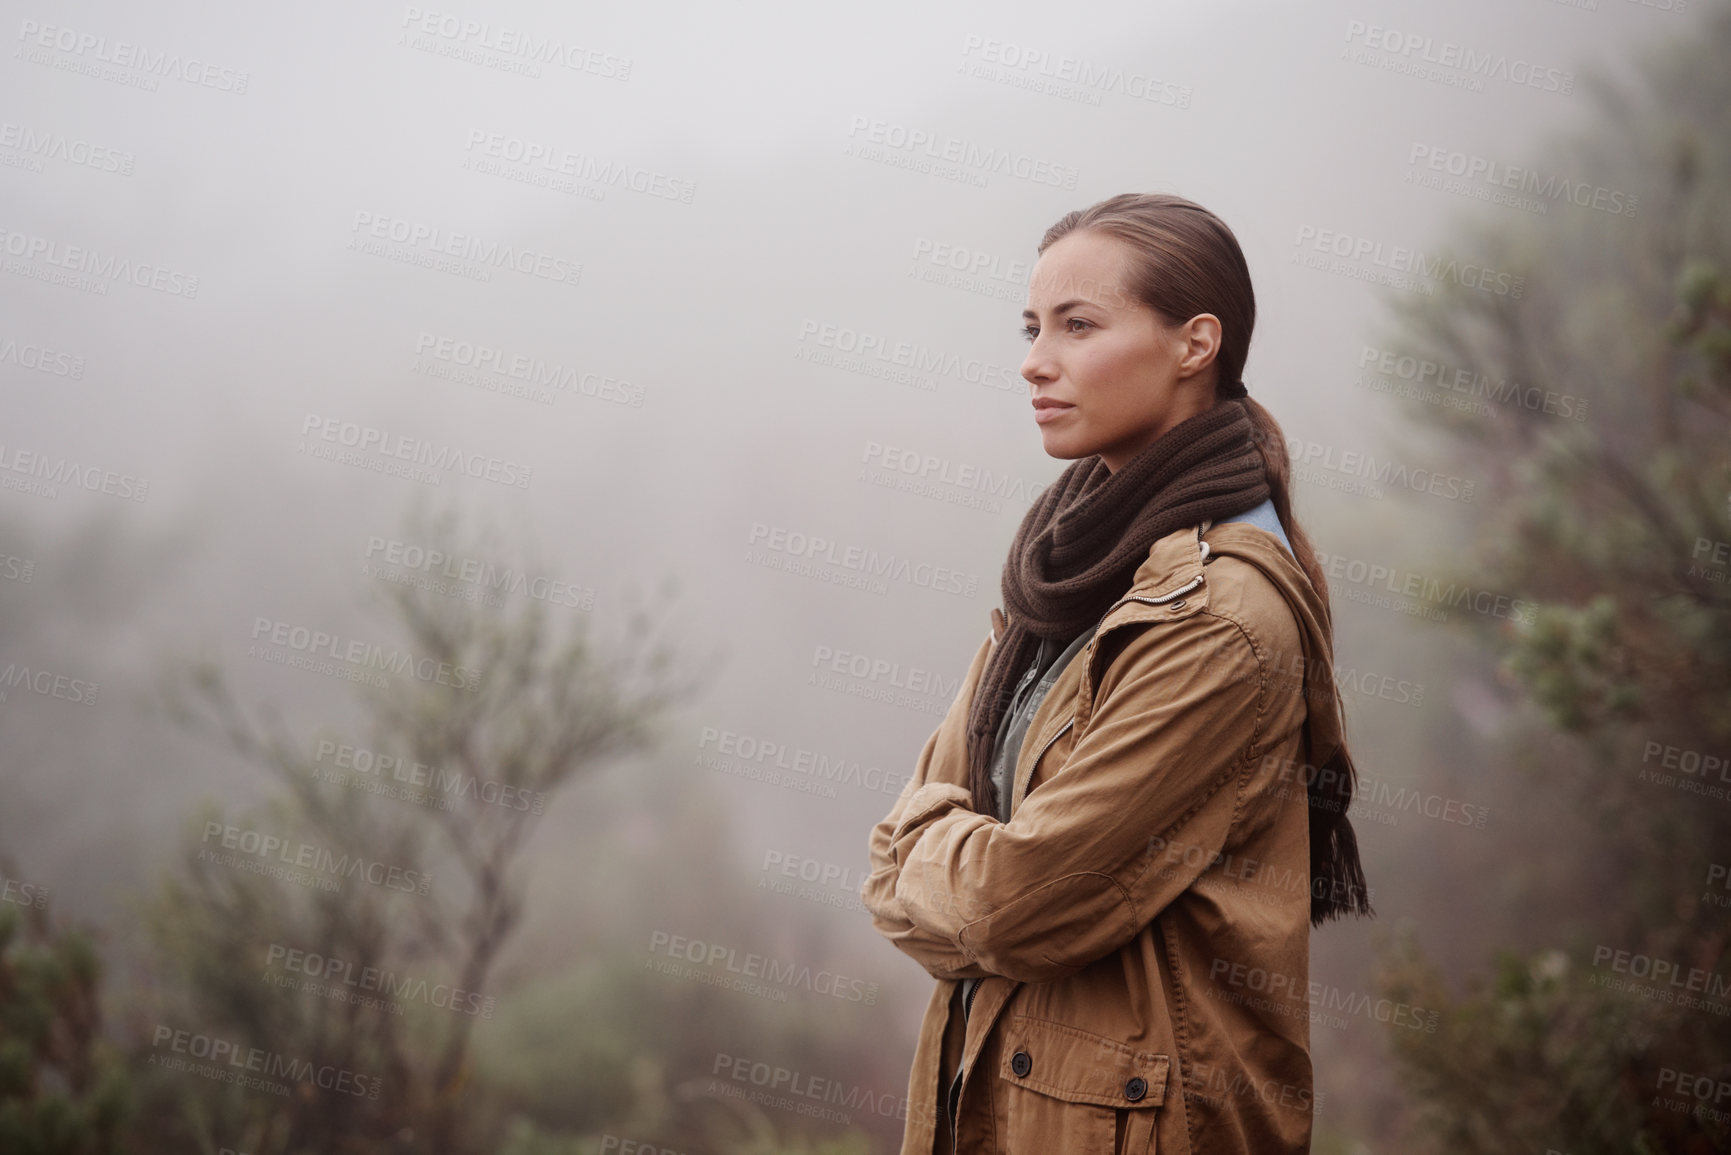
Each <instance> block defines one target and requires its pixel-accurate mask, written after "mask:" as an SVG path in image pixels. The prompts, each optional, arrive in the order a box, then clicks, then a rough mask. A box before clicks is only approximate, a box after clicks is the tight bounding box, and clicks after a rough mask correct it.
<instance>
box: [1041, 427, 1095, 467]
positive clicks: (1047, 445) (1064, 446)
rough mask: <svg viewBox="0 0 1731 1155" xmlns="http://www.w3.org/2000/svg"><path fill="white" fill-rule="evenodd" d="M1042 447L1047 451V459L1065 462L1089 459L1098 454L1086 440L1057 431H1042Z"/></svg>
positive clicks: (1069, 433)
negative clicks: (1088, 457)
mask: <svg viewBox="0 0 1731 1155" xmlns="http://www.w3.org/2000/svg"><path fill="white" fill-rule="evenodd" d="M1040 447H1041V448H1042V449H1044V450H1045V451H1046V456H1047V457H1056V458H1059V459H1060V460H1063V461H1074V460H1075V459H1076V458H1078V457H1087V456H1088V455H1089V454H1090V453H1094V452H1096V450H1095V449H1093V448H1092V447H1091V446H1089V445H1088V443H1087V440H1086V439H1085V438H1081V437H1077V436H1076V435H1075V434H1074V433H1071V432H1068V431H1066V432H1059V431H1058V430H1056V429H1042V430H1040Z"/></svg>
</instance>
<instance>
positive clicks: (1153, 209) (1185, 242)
mask: <svg viewBox="0 0 1731 1155" xmlns="http://www.w3.org/2000/svg"><path fill="white" fill-rule="evenodd" d="M1082 229H1092V230H1093V231H1095V232H1098V233H1105V234H1106V235H1107V236H1111V237H1116V238H1117V239H1118V240H1120V241H1123V242H1124V243H1125V245H1126V247H1127V249H1128V255H1129V258H1130V277H1129V282H1130V291H1131V293H1132V294H1133V295H1134V296H1135V297H1136V299H1137V300H1139V301H1141V302H1142V303H1143V304H1144V305H1147V306H1148V307H1149V308H1150V309H1153V310H1154V311H1155V312H1156V313H1158V314H1159V315H1160V317H1161V318H1162V319H1163V320H1164V321H1165V322H1166V323H1167V324H1168V325H1182V324H1183V323H1184V322H1185V321H1188V320H1189V319H1190V318H1192V317H1194V316H1196V315H1197V314H1198V313H1213V314H1214V315H1215V316H1216V317H1219V318H1220V350H1219V351H1218V352H1217V353H1215V355H1214V364H1215V367H1216V368H1217V369H1218V370H1219V373H1220V375H1219V378H1218V379H1217V381H1216V383H1215V387H1214V397H1215V402H1216V404H1218V403H1219V402H1221V401H1224V400H1226V399H1227V398H1226V396H1225V394H1226V392H1227V390H1228V389H1229V388H1230V387H1231V386H1232V384H1233V383H1234V382H1237V381H1240V380H1242V379H1243V374H1244V359H1245V357H1246V355H1247V354H1248V353H1249V352H1250V333H1251V330H1252V329H1254V328H1255V327H1256V294H1255V292H1254V291H1252V289H1251V287H1250V266H1249V265H1248V264H1246V263H1245V260H1244V252H1243V250H1241V249H1240V248H1239V247H1238V238H1237V237H1235V236H1233V235H1232V230H1231V229H1229V228H1227V227H1226V222H1225V221H1222V220H1221V219H1220V218H1219V217H1217V216H1215V215H1214V214H1213V213H1211V212H1209V211H1208V210H1207V209H1205V208H1203V207H1202V206H1201V205H1199V204H1197V203H1196V202H1195V201H1191V200H1185V199H1184V198H1183V197H1180V196H1172V195H1170V194H1168V193H1120V194H1119V195H1118V196H1115V197H1108V198H1107V199H1105V200H1103V201H1101V202H1100V203H1098V204H1095V205H1091V206H1089V207H1088V208H1085V209H1076V210H1074V211H1072V212H1068V213H1065V214H1064V216H1063V217H1061V218H1059V220H1058V223H1057V224H1055V225H1053V226H1052V227H1051V228H1049V229H1047V230H1046V235H1045V236H1044V237H1042V238H1040V247H1039V250H1038V251H1039V252H1041V253H1044V252H1045V251H1046V250H1047V249H1048V248H1050V247H1051V246H1052V244H1053V243H1055V242H1056V241H1058V240H1059V239H1060V238H1062V237H1066V236H1069V235H1070V234H1071V233H1073V232H1077V231H1079V230H1082ZM1239 400H1240V401H1241V402H1242V403H1243V405H1244V408H1245V410H1246V411H1248V412H1249V414H1250V424H1251V426H1252V428H1253V431H1252V433H1251V438H1252V440H1254V441H1255V442H1256V448H1257V449H1258V450H1259V451H1260V452H1261V454H1262V462H1263V465H1264V467H1265V468H1266V470H1267V473H1268V488H1269V489H1270V490H1271V491H1272V492H1271V496H1272V498H1273V500H1274V511H1275V512H1276V513H1278V514H1279V515H1280V524H1281V527H1282V528H1283V529H1285V530H1286V536H1287V538H1288V539H1289V540H1290V541H1291V542H1292V556H1293V557H1295V558H1296V559H1297V560H1298V564H1299V566H1300V568H1302V569H1303V570H1304V576H1306V577H1308V578H1309V579H1310V584H1311V585H1313V586H1315V587H1316V592H1317V593H1319V594H1321V595H1322V601H1323V604H1324V605H1327V604H1328V578H1327V576H1326V575H1324V573H1323V572H1322V564H1321V563H1320V562H1318V561H1317V560H1316V547H1315V546H1313V545H1311V543H1310V536H1309V535H1308V534H1306V533H1305V532H1304V527H1303V526H1301V525H1299V524H1298V519H1297V518H1296V517H1294V516H1293V513H1292V484H1291V483H1292V461H1291V459H1290V458H1289V457H1288V456H1287V453H1286V436H1285V434H1283V433H1282V432H1281V430H1280V423H1279V422H1278V421H1276V420H1275V419H1274V415H1273V414H1272V413H1270V412H1269V411H1268V410H1267V409H1264V408H1263V407H1262V404H1261V402H1259V401H1257V400H1255V399H1254V398H1251V397H1241V398H1239Z"/></svg>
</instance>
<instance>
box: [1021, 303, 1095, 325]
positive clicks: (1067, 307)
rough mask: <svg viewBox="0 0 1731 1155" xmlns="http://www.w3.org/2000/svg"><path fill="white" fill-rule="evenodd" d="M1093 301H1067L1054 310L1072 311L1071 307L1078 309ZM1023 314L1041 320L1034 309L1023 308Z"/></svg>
mask: <svg viewBox="0 0 1731 1155" xmlns="http://www.w3.org/2000/svg"><path fill="white" fill-rule="evenodd" d="M1093 303H1094V302H1092V301H1065V302H1064V303H1063V304H1062V305H1059V306H1058V307H1057V308H1055V309H1053V310H1052V312H1054V313H1066V312H1068V311H1070V310H1071V309H1077V308H1080V307H1081V306H1083V305H1091V304H1093ZM1022 316H1024V317H1027V318H1028V319H1029V320H1033V321H1037V320H1039V316H1038V314H1036V313H1035V312H1034V310H1032V309H1023V310H1022Z"/></svg>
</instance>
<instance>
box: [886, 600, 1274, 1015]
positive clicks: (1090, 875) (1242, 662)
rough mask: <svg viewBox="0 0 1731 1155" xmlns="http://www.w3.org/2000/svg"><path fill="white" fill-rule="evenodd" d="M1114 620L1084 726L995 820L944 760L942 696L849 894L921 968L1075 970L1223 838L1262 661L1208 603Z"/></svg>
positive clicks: (978, 973) (1263, 694)
mask: <svg viewBox="0 0 1731 1155" xmlns="http://www.w3.org/2000/svg"><path fill="white" fill-rule="evenodd" d="M1119 629H1120V631H1128V632H1129V637H1128V638H1127V639H1126V640H1123V642H1122V651H1121V652H1120V653H1118V654H1117V655H1116V656H1115V657H1113V658H1112V659H1111V661H1110V663H1109V664H1108V665H1107V667H1106V670H1105V672H1104V673H1103V675H1102V677H1101V679H1100V686H1099V690H1098V694H1097V697H1096V702H1097V705H1096V706H1095V709H1094V712H1093V714H1092V716H1091V717H1090V719H1089V721H1088V725H1087V728H1086V730H1085V731H1084V732H1083V733H1082V734H1080V735H1078V737H1077V739H1076V742H1075V745H1074V747H1073V748H1072V750H1071V752H1070V755H1069V757H1068V759H1066V761H1065V763H1064V765H1063V766H1062V767H1061V768H1059V769H1058V770H1057V771H1056V772H1055V773H1053V774H1052V775H1050V776H1049V778H1047V779H1046V780H1045V781H1043V782H1042V783H1041V785H1040V787H1039V789H1037V790H1034V791H1031V792H1030V793H1029V794H1028V795H1027V797H1026V798H1025V799H1024V800H1023V801H1022V804H1021V806H1019V807H1018V808H1017V810H1016V813H1015V816H1014V817H1013V818H1012V819H1011V820H1010V821H1009V822H1007V823H1001V822H998V821H997V820H996V819H995V818H993V817H991V816H989V815H983V814H979V813H977V812H975V811H974V810H973V809H972V807H971V795H970V792H969V790H968V788H967V786H966V782H967V778H966V767H965V766H962V765H953V764H951V763H960V762H961V761H962V759H961V757H960V753H959V752H960V751H961V750H962V749H963V746H962V743H961V740H960V739H961V735H962V728H964V727H965V724H966V720H967V711H968V706H969V703H968V702H966V701H963V700H962V695H961V694H959V693H958V696H957V700H956V702H955V703H952V705H951V707H950V711H949V713H948V714H947V715H946V716H945V718H944V721H943V722H942V723H941V724H940V725H939V727H938V729H937V731H936V732H934V733H933V735H932V736H931V738H929V739H928V740H927V742H926V745H925V747H924V749H923V750H922V751H921V753H920V758H919V760H918V762H917V763H916V766H915V773H914V775H913V777H912V779H911V780H910V781H909V782H908V784H907V786H906V787H905V788H904V789H903V791H902V794H901V796H900V797H899V798H898V799H897V800H896V803H895V806H894V807H893V808H892V809H891V811H890V813H889V815H888V816H886V817H885V818H884V819H883V821H881V822H879V823H878V824H877V826H876V827H875V828H874V829H873V831H872V835H871V844H870V851H871V873H870V875H869V876H868V878H867V879H866V882H865V884H864V885H863V886H862V888H861V892H860V895H861V899H862V900H863V901H864V903H865V905H866V907H867V909H868V910H870V911H871V913H872V917H873V923H874V925H875V926H876V927H877V929H878V931H879V933H881V934H883V935H884V936H885V937H886V938H888V939H889V940H890V941H891V942H893V943H894V944H895V945H896V946H897V947H898V948H899V949H901V950H902V951H903V952H904V953H906V954H908V955H909V956H911V957H912V958H914V959H915V960H916V961H918V962H919V963H920V964H921V965H922V966H924V967H925V969H926V970H927V972H928V973H930V974H932V975H933V976H934V977H937V978H947V979H957V978H970V977H984V976H987V975H1002V976H1004V977H1007V978H1012V979H1015V980H1017V981H1020V982H1048V981H1051V980H1052V979H1056V978H1061V977H1063V976H1064V975H1066V974H1070V973H1073V972H1074V971H1077V970H1080V969H1081V968H1082V967H1084V966H1086V965H1087V964H1088V963H1090V962H1092V961H1094V960H1095V959H1098V958H1101V957H1104V956H1105V955H1108V954H1110V953H1112V952H1113V951H1115V950H1118V949H1119V948H1121V947H1122V946H1123V945H1124V944H1125V943H1127V942H1128V941H1130V940H1131V939H1132V938H1134V937H1135V935H1136V934H1137V933H1138V932H1139V931H1140V930H1141V928H1142V927H1143V926H1145V925H1147V923H1148V922H1149V920H1151V919H1152V918H1153V917H1154V916H1155V915H1157V914H1158V913H1159V912H1160V911H1161V910H1162V909H1163V908H1164V907H1165V906H1166V905H1167V904H1168V903H1170V902H1171V901H1172V900H1173V899H1175V898H1177V897H1178V896H1179V895H1180V894H1182V893H1183V892H1184V891H1185V890H1186V889H1187V888H1188V887H1189V886H1190V885H1191V883H1193V882H1194V881H1195V880H1196V878H1197V877H1198V876H1199V875H1201V874H1202V872H1203V871H1205V870H1206V869H1208V867H1209V866H1210V865H1211V864H1212V863H1213V862H1214V861H1216V859H1217V856H1218V854H1219V853H1220V851H1221V850H1222V848H1223V847H1224V846H1225V845H1226V844H1227V840H1228V838H1229V836H1230V835H1231V833H1232V830H1233V827H1234V823H1235V821H1236V819H1237V817H1238V814H1239V812H1240V807H1241V806H1242V805H1243V804H1244V802H1245V792H1246V789H1247V787H1248V786H1249V785H1250V783H1251V780H1252V770H1253V768H1254V765H1255V758H1254V755H1255V752H1256V751H1257V750H1258V749H1259V748H1260V747H1261V746H1263V745H1265V744H1266V743H1267V741H1268V737H1269V736H1268V734H1267V733H1265V729H1264V728H1265V726H1266V725H1267V724H1268V722H1269V721H1270V719H1269V717H1268V711H1269V705H1270V697H1271V695H1270V693H1269V690H1268V682H1269V677H1268V669H1267V661H1266V656H1265V655H1264V654H1263V653H1262V652H1261V650H1260V649H1259V647H1258V646H1257V645H1256V644H1255V642H1254V641H1253V640H1252V639H1251V637H1250V636H1249V635H1248V634H1246V633H1245V632H1244V630H1243V629H1242V628H1241V627H1240V626H1239V625H1238V624H1237V623H1236V622H1234V621H1232V620H1231V619H1228V618H1225V617H1221V616H1218V615H1215V614H1211V613H1208V612H1206V611H1204V612H1201V613H1198V614H1195V615H1193V616H1192V617H1190V618H1187V619H1184V620H1182V621H1177V622H1169V623H1166V622H1163V623H1159V624H1144V625H1137V626H1123V627H1120V628H1119ZM1112 641H1113V642H1115V643H1116V642H1119V641H1120V639H1119V638H1117V637H1114V638H1112ZM990 644H991V643H990V642H989V641H988V642H987V643H985V644H983V645H982V647H981V650H980V652H979V653H978V654H976V655H975V659H974V661H975V664H976V665H983V662H984V660H985V657H986V656H987V653H988V651H989V649H990ZM975 674H976V671H975V670H973V669H972V668H971V669H970V671H969V679H964V682H963V685H964V686H968V685H970V684H977V679H976V678H975ZM952 728H953V729H952Z"/></svg>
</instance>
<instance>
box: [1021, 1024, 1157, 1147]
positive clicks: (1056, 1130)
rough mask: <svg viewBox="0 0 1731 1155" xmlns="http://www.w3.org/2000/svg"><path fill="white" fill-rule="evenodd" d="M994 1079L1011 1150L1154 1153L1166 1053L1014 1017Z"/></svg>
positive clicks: (1088, 1032) (1065, 1026) (1078, 1030)
mask: <svg viewBox="0 0 1731 1155" xmlns="http://www.w3.org/2000/svg"><path fill="white" fill-rule="evenodd" d="M1001 1055H1002V1059H1001V1061H1000V1064H999V1068H998V1084H999V1086H1000V1087H1002V1088H1003V1097H1004V1111H1003V1116H1002V1121H1003V1127H1004V1131H1003V1135H1002V1136H1001V1137H1002V1139H1003V1143H1002V1145H1001V1149H1002V1150H1004V1151H1007V1152H1009V1155H1043V1153H1044V1152H1049V1151H1063V1152H1065V1153H1066V1155H1069V1153H1072V1152H1073V1153H1075V1155H1153V1153H1154V1122H1155V1117H1156V1110H1155V1109H1156V1108H1158V1107H1159V1106H1161V1104H1163V1103H1164V1102H1165V1101H1166V1074H1167V1071H1168V1069H1169V1068H1170V1067H1171V1059H1170V1058H1169V1057H1168V1056H1166V1055H1156V1054H1153V1053H1152V1052H1149V1051H1138V1050H1136V1049H1135V1048H1134V1047H1131V1046H1128V1045H1126V1044H1124V1043H1121V1042H1119V1041H1118V1040H1116V1039H1112V1038H1108V1037H1107V1036H1105V1035H1101V1034H1096V1033H1095V1032H1093V1031H1085V1030H1082V1029H1081V1028H1079V1027H1072V1026H1070V1025H1068V1024H1067V1023H1059V1022H1053V1021H1052V1020H1050V1019H1036V1018H1030V1017H1029V1016H1027V1015H1012V1016H1011V1017H1010V1020H1009V1024H1008V1025H1007V1027H1005V1029H1004V1041H1003V1048H1002V1051H1001Z"/></svg>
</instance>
